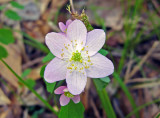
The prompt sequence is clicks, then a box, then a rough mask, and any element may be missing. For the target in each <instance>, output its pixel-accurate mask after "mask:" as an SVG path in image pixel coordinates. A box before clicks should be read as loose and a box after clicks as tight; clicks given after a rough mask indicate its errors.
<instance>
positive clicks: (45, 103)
mask: <svg viewBox="0 0 160 118" xmlns="http://www.w3.org/2000/svg"><path fill="white" fill-rule="evenodd" d="M0 60H1V61H2V63H3V64H4V65H5V66H6V67H7V68H8V69H9V70H10V71H11V72H12V73H13V74H14V75H15V76H16V77H17V79H18V80H19V81H20V82H21V83H23V84H24V85H25V86H26V87H27V88H28V89H29V90H30V91H31V92H32V93H34V94H35V95H36V96H37V98H38V99H39V100H41V101H42V102H43V103H44V105H45V106H46V107H48V109H50V110H51V111H52V112H53V113H54V114H55V115H57V116H58V112H57V111H55V110H54V109H53V108H52V106H51V105H50V104H49V103H48V102H47V101H46V100H45V99H43V98H42V97H41V95H39V94H38V93H37V92H36V91H35V90H34V89H33V88H31V87H30V85H28V83H26V82H25V81H24V80H23V79H22V78H21V77H20V76H19V75H17V73H16V72H15V71H14V70H13V69H12V68H11V67H10V66H9V65H8V64H7V63H6V62H5V61H4V60H2V59H0Z"/></svg>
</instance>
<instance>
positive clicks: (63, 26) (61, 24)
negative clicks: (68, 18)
mask: <svg viewBox="0 0 160 118" xmlns="http://www.w3.org/2000/svg"><path fill="white" fill-rule="evenodd" d="M58 25H59V28H60V30H61V31H62V32H65V30H66V26H65V25H64V23H62V22H59V23H58Z"/></svg>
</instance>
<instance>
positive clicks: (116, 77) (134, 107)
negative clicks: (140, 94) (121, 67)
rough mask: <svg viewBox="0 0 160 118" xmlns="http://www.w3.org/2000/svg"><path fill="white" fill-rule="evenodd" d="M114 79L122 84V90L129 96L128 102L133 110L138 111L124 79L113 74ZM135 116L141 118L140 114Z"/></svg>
mask: <svg viewBox="0 0 160 118" xmlns="http://www.w3.org/2000/svg"><path fill="white" fill-rule="evenodd" d="M113 77H114V78H115V79H116V81H117V82H118V83H119V84H120V86H121V88H122V90H123V91H124V93H125V95H126V96H127V98H128V100H129V102H130V104H131V106H132V109H136V107H137V106H136V103H135V102H134V99H133V97H132V95H131V94H130V92H129V90H128V88H127V86H126V85H125V84H124V83H123V81H122V79H121V78H120V77H119V75H118V74H117V73H116V72H114V73H113ZM135 115H136V118H139V117H140V116H139V114H138V113H135Z"/></svg>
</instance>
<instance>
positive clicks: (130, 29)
mask: <svg viewBox="0 0 160 118" xmlns="http://www.w3.org/2000/svg"><path fill="white" fill-rule="evenodd" d="M142 3H143V0H136V5H135V9H134V12H133V15H132V22H131V24H128V21H129V16H130V13H128V15H127V17H126V20H125V21H126V22H127V24H126V25H125V32H126V41H125V43H124V48H123V51H122V57H121V59H120V62H119V66H118V73H120V72H121V70H122V68H123V65H124V61H125V58H126V54H127V52H128V49H129V44H131V43H130V38H131V36H132V34H133V33H134V30H135V28H136V25H137V23H138V22H136V23H133V21H134V18H135V16H136V13H137V11H138V10H139V9H140V6H141V4H142ZM130 9H131V8H130ZM130 9H129V11H131V10H130Z"/></svg>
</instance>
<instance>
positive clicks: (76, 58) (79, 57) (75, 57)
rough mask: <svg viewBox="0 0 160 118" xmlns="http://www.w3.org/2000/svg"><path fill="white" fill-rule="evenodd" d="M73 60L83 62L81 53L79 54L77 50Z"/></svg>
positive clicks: (73, 54)
mask: <svg viewBox="0 0 160 118" xmlns="http://www.w3.org/2000/svg"><path fill="white" fill-rule="evenodd" d="M71 60H73V61H81V60H82V56H81V53H79V52H78V50H76V52H73V53H72V58H71Z"/></svg>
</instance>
